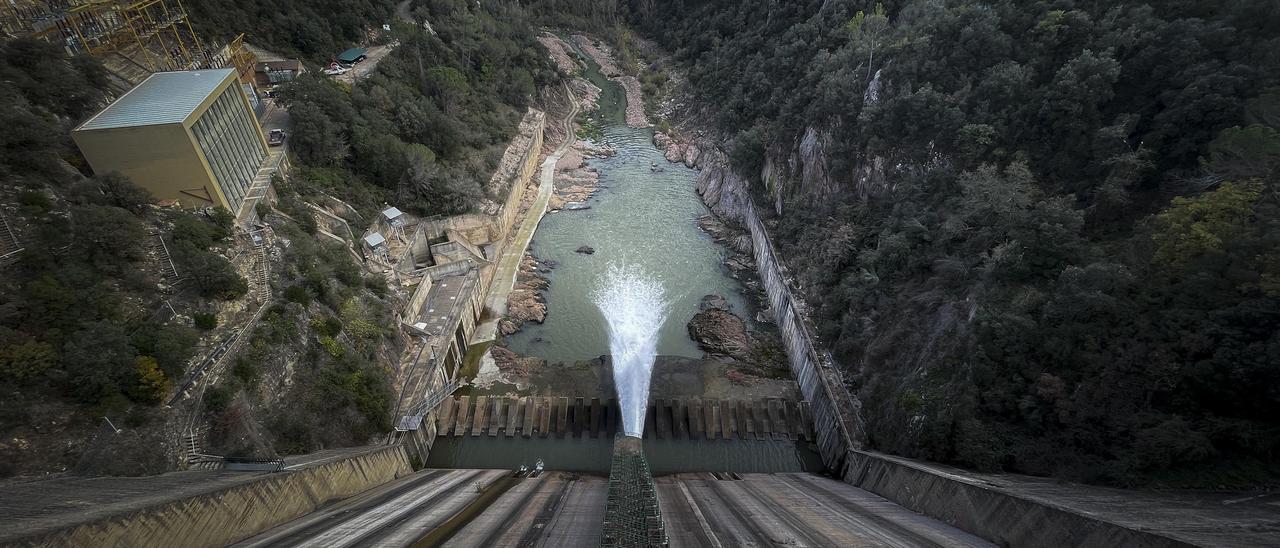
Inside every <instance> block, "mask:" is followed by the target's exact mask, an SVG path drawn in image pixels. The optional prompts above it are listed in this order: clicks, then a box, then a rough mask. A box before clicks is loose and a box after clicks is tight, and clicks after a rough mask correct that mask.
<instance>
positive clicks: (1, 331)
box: [0, 39, 245, 429]
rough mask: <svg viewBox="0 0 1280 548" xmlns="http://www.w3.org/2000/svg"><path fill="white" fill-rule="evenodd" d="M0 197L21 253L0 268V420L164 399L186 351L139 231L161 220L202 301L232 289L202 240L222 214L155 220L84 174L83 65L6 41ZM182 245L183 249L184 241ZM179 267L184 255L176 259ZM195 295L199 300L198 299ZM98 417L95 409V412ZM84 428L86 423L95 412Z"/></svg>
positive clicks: (134, 199)
mask: <svg viewBox="0 0 1280 548" xmlns="http://www.w3.org/2000/svg"><path fill="white" fill-rule="evenodd" d="M0 75H2V77H0V97H3V98H4V100H5V102H6V104H7V105H8V106H7V107H6V108H5V109H3V110H0V125H3V126H4V127H6V128H7V129H8V130H7V131H6V132H5V133H4V134H5V136H4V137H3V138H0V139H4V140H5V146H4V150H3V152H0V179H3V180H4V181H5V183H4V185H0V202H3V203H5V204H12V205H13V206H14V207H12V208H10V207H8V206H6V207H5V209H4V215H5V218H6V221H7V223H8V225H9V227H11V228H12V229H13V230H14V232H15V233H16V236H17V238H18V241H19V244H20V245H21V246H22V247H23V250H22V251H21V252H20V253H17V254H16V255H15V256H14V257H13V258H12V262H6V263H5V264H4V265H3V270H0V390H2V391H3V397H0V402H3V403H0V416H3V417H5V418H6V419H7V420H6V422H5V423H4V425H3V426H4V427H5V428H6V429H7V428H11V427H22V426H25V425H26V424H27V421H26V420H24V419H23V418H22V417H23V416H24V415H25V414H26V413H30V412H31V411H30V406H31V405H32V402H42V403H46V404H49V403H51V402H67V403H70V404H72V405H73V406H76V405H80V406H85V407H86V408H87V407H88V406H92V407H94V408H95V409H97V410H99V411H100V412H112V413H121V412H124V411H125V410H126V409H128V408H129V407H130V406H131V405H133V404H137V405H141V406H144V407H145V406H151V405H154V404H156V403H158V402H159V400H160V398H161V397H162V396H163V395H164V394H165V393H167V391H168V388H169V386H170V383H171V382H172V380H173V379H175V378H177V377H178V376H180V375H181V374H182V373H183V371H184V369H185V367H186V365H187V360H188V359H189V358H190V357H191V355H192V354H193V353H194V350H195V344H196V339H197V337H196V336H195V335H194V333H193V332H192V330H191V329H189V328H187V327H184V326H182V325H180V324H178V323H161V322H157V321H154V318H155V317H156V315H155V312H156V310H157V309H158V308H159V307H161V304H162V301H163V300H164V299H165V298H166V296H164V295H162V294H161V293H160V291H159V289H158V287H157V281H158V279H157V278H158V275H157V270H156V268H155V267H154V265H152V264H151V263H150V262H149V260H150V259H149V258H148V256H147V253H146V248H145V245H146V242H147V241H148V240H149V239H150V238H154V236H152V235H151V234H150V232H149V230H148V228H149V226H157V225H158V226H162V227H163V226H165V225H166V223H169V222H172V223H174V232H173V234H172V236H171V241H172V243H173V244H175V245H176V246H178V248H179V249H185V248H186V247H188V246H194V247H192V249H191V252H190V253H189V254H185V255H184V254H183V253H182V252H178V253H175V260H176V261H178V262H179V263H181V267H180V268H182V269H183V270H184V271H186V270H188V269H190V271H191V272H192V273H193V274H197V275H198V276H203V277H205V278H206V279H207V280H208V281H210V283H211V284H212V285H209V286H206V285H205V284H204V283H202V282H201V280H199V279H193V281H192V283H191V284H190V285H189V287H190V288H191V289H192V290H193V291H194V292H196V293H198V294H200V295H203V296H206V297H211V298H229V297H234V296H236V295H238V294H241V293H243V292H244V284H245V282H244V280H243V279H242V278H241V277H240V275H239V274H238V273H236V272H235V271H234V269H232V267H231V265H230V263H228V262H227V260H226V259H224V258H223V257H222V256H220V255H218V254H216V253H213V252H211V251H210V250H209V249H210V247H211V246H214V245H215V244H217V243H219V242H220V241H223V240H224V239H225V238H226V237H227V235H228V234H229V232H228V230H227V229H228V223H227V219H226V218H225V215H226V214H225V212H221V214H216V213H215V214H213V215H212V216H205V215H195V214H190V213H184V212H179V211H164V212H159V211H155V210H153V208H152V207H151V206H150V205H149V202H150V201H151V195H150V193H148V192H147V191H146V190H143V189H141V188H139V187H137V186H135V185H134V184H133V183H132V182H131V181H129V179H128V178H126V177H123V176H121V175H119V174H115V173H103V174H96V175H95V176H93V177H85V176H84V175H82V174H81V173H80V172H79V171H78V170H77V169H75V167H74V166H76V165H81V164H83V160H82V159H81V158H80V157H79V156H78V155H77V154H76V153H75V151H74V147H73V146H71V144H70V139H69V134H68V130H69V129H70V128H71V127H72V126H73V125H74V124H75V123H77V122H78V121H80V120H81V119H82V118H83V117H85V116H88V115H89V114H91V113H92V112H94V110H95V109H97V108H100V107H101V106H102V105H103V102H104V100H105V96H104V94H103V91H102V90H103V89H105V81H104V80H103V78H102V75H103V69H102V67H101V66H100V65H98V64H97V63H96V61H94V60H92V59H89V58H84V57H73V58H66V57H65V56H64V53H63V51H62V50H61V48H58V47H57V46H54V45H51V44H48V43H46V42H42V41H35V40H28V39H17V40H11V41H8V42H5V43H4V44H3V45H0ZM193 242H194V243H193ZM188 257H190V258H191V260H190V261H188V260H187V258H188ZM197 300H198V299H197ZM99 416H100V414H99ZM92 420H95V421H96V420H99V419H98V418H97V417H96V416H95V417H94V418H93V419H92Z"/></svg>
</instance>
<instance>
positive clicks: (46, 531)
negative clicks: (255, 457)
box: [0, 447, 411, 546]
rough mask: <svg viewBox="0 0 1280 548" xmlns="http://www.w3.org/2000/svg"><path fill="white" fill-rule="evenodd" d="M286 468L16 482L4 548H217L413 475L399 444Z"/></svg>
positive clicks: (5, 516)
mask: <svg viewBox="0 0 1280 548" xmlns="http://www.w3.org/2000/svg"><path fill="white" fill-rule="evenodd" d="M285 465H286V468H285V470H284V471H283V472H277V473H269V472H230V471H225V470H192V471H185V472H171V473H167V474H161V475H158V476H147V477H136V478H135V477H94V478H88V477H78V476H61V477H55V478H49V479H41V480H34V481H12V482H9V483H7V484H5V485H3V486H0V524H3V525H2V526H0V545H8V544H10V543H15V544H34V545H45V546H85V545H98V546H103V545H111V546H202V545H208V544H220V543H222V542H226V541H230V540H235V539H236V538H242V537H243V536H245V535H248V534H252V533H254V532H256V531H260V530H262V529H264V528H266V527H269V526H271V525H274V524H276V523H280V522H282V521H285V520H288V519H290V518H291V517H294V516H302V515H305V514H307V513H308V512H312V511H313V510H314V509H315V508H316V506H317V505H319V504H321V503H323V502H324V501H325V500H331V499H335V498H345V497H348V496H351V495H353V494H355V493H358V492H363V491H365V490H367V489H369V488H371V487H374V486H376V485H380V484H383V483H385V482H387V481H391V480H394V479H395V478H396V477H400V476H403V475H405V474H409V473H411V471H410V468H409V463H408V460H407V458H406V457H405V456H404V452H403V451H402V450H400V449H399V448H396V447H357V448H348V449H336V450H329V451H321V452H317V453H313V454H309V455H301V456H298V457H293V458H287V459H285ZM300 493H306V495H305V496H300V495H299V494H300ZM268 509H269V511H267V510H268ZM238 531H243V532H238Z"/></svg>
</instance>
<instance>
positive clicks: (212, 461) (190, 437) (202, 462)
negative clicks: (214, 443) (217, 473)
mask: <svg viewBox="0 0 1280 548" xmlns="http://www.w3.org/2000/svg"><path fill="white" fill-rule="evenodd" d="M208 433H209V428H208V427H207V426H200V427H194V428H189V429H187V431H186V433H184V434H183V435H182V451H183V456H182V460H183V463H184V464H185V465H186V468H187V469H188V470H217V469H219V468H222V462H223V458H222V457H220V456H218V455H210V454H207V453H205V452H204V439H205V436H207V435H208Z"/></svg>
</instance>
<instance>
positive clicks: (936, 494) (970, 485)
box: [844, 451, 1194, 548]
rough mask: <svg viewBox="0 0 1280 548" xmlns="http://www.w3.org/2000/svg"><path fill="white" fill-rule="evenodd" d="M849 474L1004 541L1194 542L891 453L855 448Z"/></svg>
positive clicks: (1139, 547)
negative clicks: (1177, 538)
mask: <svg viewBox="0 0 1280 548" xmlns="http://www.w3.org/2000/svg"><path fill="white" fill-rule="evenodd" d="M844 480H845V482H847V483H850V484H853V485H855V486H858V487H860V488H862V489H866V490H867V491H870V492H872V493H875V494H877V495H880V496H882V497H884V498H886V499H889V500H891V501H893V502H896V503H898V504H900V505H902V506H904V507H906V508H910V509H911V510H914V511H916V512H920V513H921V514H924V515H927V516H930V517H933V518H935V519H938V520H941V521H945V522H947V523H949V524H951V525H953V526H955V527H958V528H960V529H963V530H965V531H968V532H970V533H973V534H975V535H978V536H980V537H983V538H986V539H988V540H990V541H992V542H995V543H996V544H999V545H1002V546H1027V547H1039V546H1061V547H1072V546H1081V547H1084V546H1125V547H1136V548H1145V547H1152V548H1165V547H1184V546H1194V545H1192V544H1187V543H1185V542H1181V541H1178V540H1174V539H1171V538H1168V537H1164V536H1161V535H1158V534H1155V533H1150V532H1145V531H1139V530H1136V529H1131V528H1128V527H1124V526H1122V525H1118V524H1114V523H1110V522H1107V521H1102V520H1101V519H1098V518H1097V517H1095V516H1088V515H1084V514H1082V513H1080V512H1079V511H1078V510H1072V509H1067V508H1060V507H1057V506H1053V505H1050V504H1047V503H1043V502H1039V501H1036V500H1032V499H1030V498H1027V497H1024V496H1019V495H1017V494H1014V493H1009V492H1006V491H1004V490H1002V489H1001V488H1000V487H998V486H993V485H986V484H983V483H981V482H978V481H974V480H971V479H969V478H964V477H961V476H957V475H953V474H946V473H944V472H942V471H940V470H934V469H931V468H928V467H926V466H924V465H921V464H919V463H915V462H912V461H909V460H906V459H900V458H896V457H892V456H888V455H881V454H877V453H870V452H865V451H850V452H849V456H848V459H847V461H846V467H845V473H844Z"/></svg>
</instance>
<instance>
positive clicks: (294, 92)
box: [284, 0, 557, 214]
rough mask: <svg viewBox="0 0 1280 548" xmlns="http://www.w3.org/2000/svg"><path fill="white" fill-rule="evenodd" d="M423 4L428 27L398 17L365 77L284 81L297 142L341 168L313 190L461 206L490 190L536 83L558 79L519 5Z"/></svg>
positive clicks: (403, 203) (414, 207)
mask: <svg viewBox="0 0 1280 548" xmlns="http://www.w3.org/2000/svg"><path fill="white" fill-rule="evenodd" d="M420 4H421V5H420V6H418V7H417V8H416V11H415V14H416V15H417V16H418V17H420V18H422V19H425V20H428V21H431V22H432V31H426V30H423V29H421V28H415V27H413V26H410V25H403V24H397V26H396V31H395V33H394V34H395V35H396V36H397V37H398V38H399V40H400V45H399V46H398V47H396V48H395V49H394V50H393V51H392V52H391V53H389V54H388V55H387V56H386V57H385V58H383V59H382V60H381V62H380V63H379V64H378V67H377V69H376V70H375V72H374V73H373V74H371V75H370V76H369V77H368V78H366V79H363V80H361V81H360V82H359V83H358V85H356V86H354V87H353V88H351V89H345V88H344V87H343V86H342V85H340V84H338V83H336V82H334V81H333V80H331V79H329V78H326V77H324V76H321V75H315V74H309V75H304V76H303V77H301V78H299V79H298V80H297V81H295V82H294V83H293V84H292V85H290V86H289V88H288V89H287V90H286V91H285V93H284V100H285V102H286V104H287V105H288V106H289V112H290V114H291V115H292V117H293V120H294V124H295V127H294V133H293V136H292V141H291V143H292V150H294V151H295V152H297V154H298V158H299V159H300V160H302V162H303V163H305V164H308V165H311V166H317V167H327V168H336V169H337V172H336V173H335V172H329V175H331V176H332V177H326V178H319V179H317V180H314V181H312V182H313V183H315V184H316V185H317V186H321V187H324V186H334V185H336V186H337V188H334V190H335V191H338V192H342V193H344V194H345V193H347V192H348V191H346V190H340V189H341V188H344V187H350V186H352V185H353V184H354V185H356V186H365V185H367V186H368V187H370V190H371V191H372V192H370V193H369V194H371V195H372V196H373V197H375V198H376V200H377V203H372V204H366V205H370V206H376V205H378V204H379V203H381V202H384V201H385V202H392V203H395V204H397V205H398V206H399V207H402V208H406V209H409V210H411V211H415V212H418V213H427V214H433V213H459V212H464V211H467V210H469V209H471V208H472V207H474V206H475V205H477V203H478V202H479V201H480V200H481V199H482V198H483V195H482V192H481V188H482V187H483V186H484V183H486V182H487V181H488V178H489V176H490V175H492V173H493V171H494V169H495V167H496V166H497V161H498V159H499V158H500V157H501V154H502V151H503V149H504V148H505V147H506V144H507V142H508V141H509V140H510V138H511V137H512V135H514V132H515V127H516V125H517V123H518V122H519V120H520V117H521V116H522V115H523V114H524V109H525V107H527V106H528V105H529V103H530V101H532V100H533V98H534V92H535V89H536V87H537V86H539V85H546V84H547V83H549V82H553V81H554V79H555V78H557V76H556V74H555V72H554V71H553V70H551V68H550V65H549V62H548V61H547V60H546V59H545V57H544V56H543V55H542V53H540V50H539V47H538V46H537V43H536V42H535V41H534V40H533V29H532V27H530V26H529V24H528V23H527V22H526V21H525V20H524V17H523V11H522V9H521V8H520V7H519V6H518V5H506V4H497V5H492V6H490V5H486V6H479V5H473V4H469V3H467V2H462V1H452V0H430V1H426V2H421V3H420Z"/></svg>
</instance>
